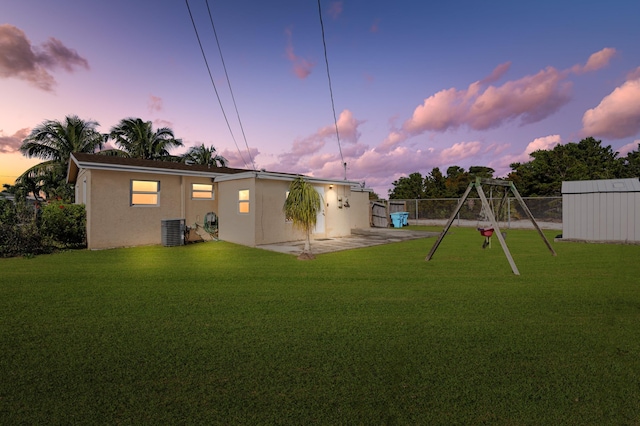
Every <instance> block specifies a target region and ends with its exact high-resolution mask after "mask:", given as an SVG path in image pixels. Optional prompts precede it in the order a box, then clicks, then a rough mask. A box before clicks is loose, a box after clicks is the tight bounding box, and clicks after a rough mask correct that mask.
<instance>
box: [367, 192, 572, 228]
mask: <svg viewBox="0 0 640 426" xmlns="http://www.w3.org/2000/svg"><path fill="white" fill-rule="evenodd" d="M523 199H524V202H525V204H526V205H527V207H528V208H529V210H530V211H531V213H532V214H533V217H534V218H535V219H536V222H538V224H539V225H540V227H542V228H546V229H562V197H523ZM459 201H460V199H459V198H428V199H420V200H389V201H387V202H386V203H387V206H388V211H389V213H393V212H397V211H405V212H408V213H409V220H410V221H411V222H410V223H411V224H419V225H444V224H446V222H447V220H448V219H449V218H450V217H451V214H452V213H453V212H454V211H455V208H456V206H457V205H458V202H459ZM384 202H385V201H384V200H381V201H378V203H384ZM489 202H490V204H492V206H493V211H494V214H495V216H496V219H497V220H498V221H499V222H500V224H501V227H502V226H505V225H506V227H507V228H529V227H533V225H532V224H531V221H530V220H529V219H528V218H527V215H526V213H525V212H524V211H523V209H522V207H521V206H520V203H518V201H517V200H516V199H515V198H513V197H508V198H507V199H506V201H505V202H504V204H503V205H502V206H499V204H500V200H489ZM453 224H454V225H456V226H472V227H473V226H481V225H488V224H489V223H488V219H487V217H486V215H485V214H484V212H483V211H482V202H481V201H480V198H467V199H466V201H465V202H464V205H463V206H462V208H461V209H460V212H459V213H458V215H457V216H456V219H455V221H454V223H453Z"/></svg>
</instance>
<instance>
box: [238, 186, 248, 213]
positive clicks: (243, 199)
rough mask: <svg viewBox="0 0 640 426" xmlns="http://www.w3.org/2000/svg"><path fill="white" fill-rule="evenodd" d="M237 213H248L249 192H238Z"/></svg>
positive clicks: (246, 190)
mask: <svg viewBox="0 0 640 426" xmlns="http://www.w3.org/2000/svg"><path fill="white" fill-rule="evenodd" d="M238 213H249V190H248V189H241V190H240V191H238Z"/></svg>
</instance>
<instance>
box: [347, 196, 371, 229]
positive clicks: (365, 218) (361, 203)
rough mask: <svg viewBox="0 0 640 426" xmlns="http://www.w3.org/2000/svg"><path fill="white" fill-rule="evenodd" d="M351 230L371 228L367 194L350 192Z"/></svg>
mask: <svg viewBox="0 0 640 426" xmlns="http://www.w3.org/2000/svg"><path fill="white" fill-rule="evenodd" d="M349 204H351V229H366V228H370V227H371V217H370V213H371V203H370V202H369V192H367V191H351V197H350V198H349Z"/></svg>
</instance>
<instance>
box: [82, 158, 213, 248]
mask: <svg viewBox="0 0 640 426" xmlns="http://www.w3.org/2000/svg"><path fill="white" fill-rule="evenodd" d="M85 178H86V180H87V190H86V193H87V244H88V248H90V249H101V248H111V247H126V246H137V245H147V244H160V243H161V242H162V235H161V224H162V220H164V219H182V218H184V219H186V224H187V225H190V224H193V223H195V222H196V221H198V222H199V223H202V219H203V217H204V215H205V214H206V213H207V212H209V211H216V210H217V206H216V200H192V199H191V183H211V181H210V180H209V179H207V178H197V177H184V176H176V175H165V174H153V173H132V172H114V171H105V170H83V171H82V172H81V173H80V174H79V178H78V180H77V183H76V195H78V193H82V191H83V189H82V186H83V184H84V179H85ZM132 180H155V181H159V182H160V194H159V205H158V206H131V181H132ZM214 190H215V188H214ZM216 195H217V194H216ZM76 199H77V200H81V199H82V198H76Z"/></svg>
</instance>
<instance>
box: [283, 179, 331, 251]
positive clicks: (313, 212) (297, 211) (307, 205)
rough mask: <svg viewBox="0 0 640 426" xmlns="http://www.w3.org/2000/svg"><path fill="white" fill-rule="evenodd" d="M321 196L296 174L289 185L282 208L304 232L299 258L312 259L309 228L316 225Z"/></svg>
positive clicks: (320, 206) (320, 207)
mask: <svg viewBox="0 0 640 426" xmlns="http://www.w3.org/2000/svg"><path fill="white" fill-rule="evenodd" d="M322 203H323V201H322V197H321V196H320V194H319V193H318V191H316V190H315V188H314V187H313V186H312V185H311V184H310V183H309V182H307V181H306V180H305V179H304V178H303V177H301V176H298V177H297V178H295V179H294V180H293V181H292V182H291V184H290V185H289V195H288V196H287V199H286V200H285V202H284V206H283V207H282V210H283V211H284V214H285V216H286V217H287V218H290V219H291V220H292V221H293V225H294V226H296V227H298V228H300V229H302V230H303V231H304V232H305V234H306V240H305V243H304V251H303V252H302V254H301V255H300V257H299V258H301V259H312V258H313V254H312V253H311V230H312V229H313V228H314V227H315V226H316V221H317V218H318V213H320V212H321V211H322Z"/></svg>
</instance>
